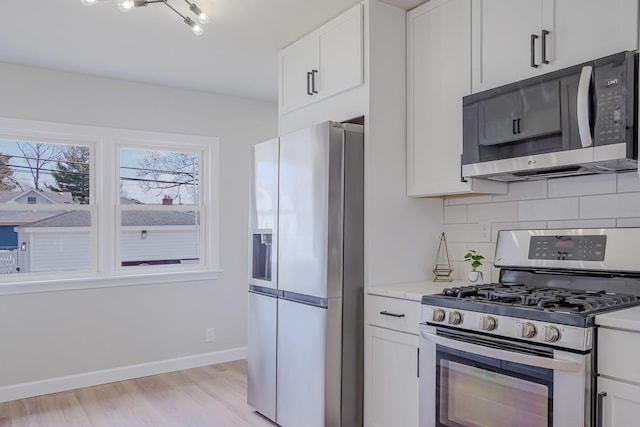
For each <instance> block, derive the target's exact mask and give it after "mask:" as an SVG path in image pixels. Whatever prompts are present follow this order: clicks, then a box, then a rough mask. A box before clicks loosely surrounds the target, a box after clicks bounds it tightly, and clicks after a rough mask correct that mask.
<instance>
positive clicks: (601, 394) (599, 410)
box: [596, 392, 607, 427]
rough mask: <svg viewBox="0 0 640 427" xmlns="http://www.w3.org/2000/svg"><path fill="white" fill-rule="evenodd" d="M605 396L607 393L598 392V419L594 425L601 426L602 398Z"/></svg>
mask: <svg viewBox="0 0 640 427" xmlns="http://www.w3.org/2000/svg"><path fill="white" fill-rule="evenodd" d="M606 396H607V393H604V392H602V393H598V407H597V411H598V419H597V423H596V427H602V419H603V414H602V413H603V411H604V398H605V397H606Z"/></svg>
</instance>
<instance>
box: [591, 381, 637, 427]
mask: <svg viewBox="0 0 640 427" xmlns="http://www.w3.org/2000/svg"><path fill="white" fill-rule="evenodd" d="M598 393H599V394H603V396H602V397H601V398H602V399H603V400H602V403H603V405H602V414H600V416H601V417H602V425H601V426H602V427H637V426H638V414H640V386H637V385H633V384H628V383H624V382H621V381H613V380H610V379H607V378H602V377H598ZM604 393H606V394H604Z"/></svg>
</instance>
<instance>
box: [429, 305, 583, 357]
mask: <svg viewBox="0 0 640 427" xmlns="http://www.w3.org/2000/svg"><path fill="white" fill-rule="evenodd" d="M421 310H422V311H421V314H420V322H421V323H428V324H432V325H434V326H436V327H437V326H438V325H442V326H448V327H451V328H457V329H461V330H465V331H470V332H474V331H475V332H479V333H485V334H490V335H495V336H497V337H503V338H512V339H518V340H523V341H530V342H533V343H539V344H553V346H555V347H562V348H569V349H574V350H584V351H586V350H590V349H591V348H592V328H582V327H579V326H571V325H561V324H551V323H548V322H542V321H538V320H529V319H521V318H517V317H511V316H503V315H499V314H490V315H489V314H486V313H481V312H477V311H470V310H459V309H451V308H446V307H434V306H430V305H422V308H421Z"/></svg>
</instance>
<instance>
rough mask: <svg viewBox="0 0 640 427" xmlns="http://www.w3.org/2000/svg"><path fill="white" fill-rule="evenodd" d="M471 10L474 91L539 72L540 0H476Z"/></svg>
mask: <svg viewBox="0 0 640 427" xmlns="http://www.w3.org/2000/svg"><path fill="white" fill-rule="evenodd" d="M473 8H474V9H473V24H472V25H473V57H474V64H473V67H474V72H473V77H474V79H473V91H474V92H479V91H482V90H485V89H489V88H492V87H496V86H500V85H503V84H506V83H510V82H514V81H518V80H522V79H525V78H527V77H532V76H534V75H536V74H538V73H540V72H541V68H542V67H541V65H540V61H541V57H540V42H541V37H540V36H541V30H542V2H541V0H476V1H474V2H473ZM532 36H535V37H538V38H537V39H535V40H534V41H533V43H534V45H533V46H532ZM532 55H534V57H533V58H532ZM532 63H533V64H535V65H536V66H537V67H534V66H532Z"/></svg>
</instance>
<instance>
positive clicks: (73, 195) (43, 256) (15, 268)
mask: <svg viewBox="0 0 640 427" xmlns="http://www.w3.org/2000/svg"><path fill="white" fill-rule="evenodd" d="M90 164H91V148H90V146H88V145H79V144H64V143H60V142H57V141H56V142H52V140H51V139H47V138H46V137H45V138H42V137H40V138H38V139H35V138H28V139H27V138H19V139H16V138H14V139H6V138H0V203H2V207H0V229H1V230H2V231H1V232H0V260H1V261H0V265H1V267H0V273H2V274H27V273H43V272H56V271H83V270H84V271H89V270H91V254H92V251H93V247H94V245H93V244H92V242H91V240H92V236H91V232H90V230H91V224H92V222H94V221H93V218H92V216H94V214H93V212H92V210H91V208H89V207H88V206H82V205H88V204H89V199H90V188H91V174H90V169H91V166H90ZM85 208H88V209H85Z"/></svg>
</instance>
